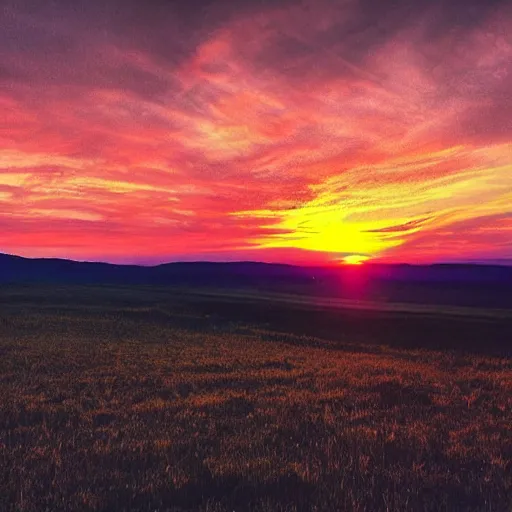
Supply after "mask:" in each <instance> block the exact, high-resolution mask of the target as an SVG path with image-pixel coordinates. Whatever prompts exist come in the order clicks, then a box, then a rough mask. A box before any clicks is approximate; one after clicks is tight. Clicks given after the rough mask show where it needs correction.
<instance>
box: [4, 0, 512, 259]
mask: <svg viewBox="0 0 512 512" xmlns="http://www.w3.org/2000/svg"><path fill="white" fill-rule="evenodd" d="M369 4H372V5H373V3H372V1H369ZM419 4H421V6H420V7H417V11H414V12H413V14H414V17H412V18H410V19H409V18H407V19H405V18H400V17H399V16H398V15H396V16H397V18H396V19H395V18H393V15H392V14H388V13H386V14H385V15H384V13H382V12H381V10H382V7H379V4H377V3H375V5H374V8H375V9H374V10H375V16H377V15H378V13H380V14H381V15H382V16H380V18H379V16H377V17H378V18H379V19H380V22H379V23H373V21H375V20H373V18H372V16H373V14H372V12H369V11H368V10H366V11H365V10H364V9H362V7H361V4H360V3H358V2H355V1H349V2H344V3H340V4H339V5H335V4H333V3H330V2H315V3H308V2H306V3H305V4H303V5H301V6H299V5H293V6H292V5H290V6H287V7H286V8H285V7H276V6H274V7H272V6H268V5H267V6H266V7H262V6H260V5H256V4H254V5H251V6H249V7H248V8H247V10H244V11H233V10H230V9H229V7H226V6H225V7H218V18H216V21H211V22H210V23H211V24H212V26H209V25H208V23H207V22H206V21H204V20H199V19H198V20H197V21H196V23H197V26H196V27H195V28H196V29H195V30H189V31H186V34H185V33H183V32H180V30H183V29H180V24H179V23H178V22H177V21H176V20H175V18H176V16H177V17H178V18H179V16H184V15H185V14H186V15H190V13H189V14H187V13H188V11H186V7H182V9H183V11H180V9H181V8H179V9H178V12H176V13H174V12H171V11H169V15H168V16H167V15H163V14H162V13H160V14H158V15H157V13H156V11H155V12H153V11H152V10H151V9H152V8H150V7H148V11H147V12H146V15H147V26H146V25H144V23H146V22H144V21H140V23H137V24H135V26H137V27H138V28H137V29H136V30H134V29H133V26H134V25H133V24H130V23H131V22H130V20H129V19H127V18H120V19H119V21H118V23H114V21H113V20H111V19H109V18H108V17H107V19H106V21H105V23H107V25H108V23H111V24H112V28H111V32H108V31H107V32H105V31H104V32H101V31H96V29H93V28H92V27H94V26H95V25H94V23H92V22H91V20H96V19H97V16H98V14H97V13H96V11H95V10H94V7H87V9H91V10H90V11H87V9H86V12H85V13H84V19H83V20H82V19H78V18H77V17H76V15H75V14H73V12H71V11H66V12H64V13H63V14H62V19H63V20H64V21H62V20H61V18H59V17H55V16H52V15H51V14H52V13H51V7H48V8H45V9H42V10H41V11H39V14H37V15H32V14H31V13H30V12H25V11H22V10H21V7H19V6H18V7H15V6H14V7H13V6H11V7H10V11H9V12H10V16H11V19H16V20H17V24H12V23H10V24H9V27H10V28H9V30H6V31H5V32H3V34H4V35H3V36H0V42H2V39H1V38H2V37H4V38H8V37H10V34H11V33H12V34H14V36H13V37H14V40H16V37H18V38H19V37H21V36H20V34H17V33H16V30H19V31H20V33H21V34H22V35H23V37H25V40H26V45H25V46H24V47H18V46H16V45H12V44H10V45H9V44H7V43H9V40H8V39H6V44H5V45H2V48H5V49H4V50H2V55H1V56H2V62H3V63H5V64H4V67H5V71H4V70H2V71H1V72H2V73H4V75H5V77H6V79H5V81H3V84H4V85H2V86H1V87H0V119H1V121H0V228H2V238H1V245H0V251H6V252H13V253H20V254H25V255H53V256H59V255H60V256H72V257H78V258H85V259H87V258H100V259H101V258H107V259H111V260H126V261H139V260H141V259H142V260H144V261H146V260H147V261H149V260H151V261H158V260H162V259H173V258H202V257H212V258H220V259H232V258H233V257H235V255H236V257H239V258H241V259H247V258H249V256H250V257H251V258H253V259H263V260H268V259H278V260H283V259H284V260H293V261H301V262H303V261H330V260H331V261H338V260H339V259H340V258H343V257H344V256H347V255H353V254H356V255H358V256H360V257H370V258H380V259H385V260H389V261H404V260H407V261H437V260H439V259H453V258H455V257H457V258H458V257H459V256H460V254H461V252H462V253H464V255H465V256H467V258H469V259H471V258H474V257H478V258H484V259H485V258H491V259H492V258H496V257H499V258H507V257H512V252H511V251H510V244H509V243H508V241H509V240H510V226H509V217H510V215H511V214H512V206H511V205H512V195H511V190H512V126H511V125H510V119H512V109H511V107H510V105H511V104H510V91H511V90H512V65H511V62H512V43H511V41H510V37H509V36H508V34H510V33H512V14H511V12H510V9H509V8H508V7H507V6H506V5H505V4H503V5H502V4H501V3H500V2H498V3H497V4H496V6H495V7H494V10H493V9H490V8H489V9H488V10H487V9H486V10H483V11H481V13H480V14H481V15H480V16H479V17H477V18H468V19H467V20H465V18H464V16H465V15H462V14H460V13H459V12H455V11H452V10H451V9H452V8H453V9H455V7H448V6H444V4H443V5H442V4H440V3H439V4H438V3H434V4H432V3H430V4H429V6H430V5H431V4H432V6H431V7H429V6H426V5H423V3H422V2H420V3H419ZM419 4H418V5H419ZM91 5H92V6H94V5H95V4H94V2H92V3H91ZM223 9H227V10H226V11H224V10H223ZM443 9H447V11H446V12H445V11H443ZM475 9H477V10H478V9H484V7H478V6H477V5H476V4H475ZM370 11H372V9H370ZM479 12H480V11H479ZM164 13H165V11H164ZM86 14H87V16H89V17H87V16H86ZM440 14H443V15H444V17H443V16H441V15H440ZM484 14H485V15H484ZM45 16H46V17H45ZM123 16H128V15H127V14H125V15H123ZM404 16H405V15H404ZM160 17H161V18H162V19H161V20H160ZM185 17H186V16H185ZM178 18H176V19H178ZM192 18H193V16H192ZM452 18H453V20H455V21H453V23H452V25H450V27H448V26H444V25H439V23H441V22H440V21H439V20H451V19H452ZM187 19H188V18H187ZM59 20H61V21H59ZM372 20H373V21H372ZM456 20H459V21H456ZM460 20H465V21H464V22H462V21H460ZM150 22H151V23H150ZM5 23H7V21H5V20H2V19H0V27H2V26H4V24H5ZM442 23H450V21H443V22H442ZM6 26H7V25H6ZM169 26H172V27H174V29H175V35H173V34H172V33H171V32H172V31H169V29H168V27H169ZM448 28H450V30H448ZM98 30H99V29H98ZM9 31H10V32H9ZM176 34H182V37H178V35H176ZM59 37H60V38H61V39H58V38H59ZM55 38H57V39H55ZM61 40H63V41H66V42H67V45H62V44H60V46H59V44H58V43H59V41H61ZM78 42H80V44H78ZM49 49H53V50H52V51H48V50H49ZM489 219H493V220H492V223H491V224H490V221H489ZM458 226H466V228H467V229H464V230H461V229H458V228H457V227H458ZM305 255H306V256H305Z"/></svg>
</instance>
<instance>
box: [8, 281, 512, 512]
mask: <svg viewBox="0 0 512 512" xmlns="http://www.w3.org/2000/svg"><path fill="white" fill-rule="evenodd" d="M0 301H1V306H0V397H1V401H0V510H2V511H6V512H10V511H26V512H32V511H34V512H35V511H38V512H39V511H46V510H47V511H58V510H63V511H64V510H66V511H87V510H91V511H108V510H140V511H153V510H169V511H171V510H175V511H181V510H200V511H228V510H229V511H232V510H236V511H243V510H259V511H270V510H278V511H279V510H280V511H299V510H300V511H309V510H312V511H314V510H318V511H324V510H341V511H343V510H346V511H409V510H419V511H472V510H475V511H476V510H478V511H480V510H482V511H498V512H502V511H503V512H509V511H510V510H511V506H512V494H511V493H512V360H511V359H510V357H506V355H507V350H508V349H507V347H502V348H503V350H502V351H501V352H500V351H498V352H497V351H496V350H494V349H495V348H496V346H497V345H496V344H497V343H498V342H499V343H502V344H503V343H504V342H505V341H506V336H507V335H508V333H509V332H510V331H509V330H507V329H509V328H510V324H509V323H507V322H509V320H508V319H507V318H505V317H504V318H502V317H500V318H498V317H496V318H494V319H492V321H491V320H490V319H489V318H486V319H481V320H478V321H477V320H475V319H473V318H471V315H466V316H464V315H462V316H461V315H458V316H457V315H456V316H457V318H452V317H451V316H450V315H445V316H444V317H443V315H442V314H440V315H437V316H436V315H435V312H429V314H428V315H418V316H414V315H413V314H412V313H407V315H405V316H396V315H397V314H398V313H396V312H395V311H386V312H382V313H381V314H380V316H379V314H378V313H377V312H375V311H370V312H368V313H366V316H364V315H363V316H361V315H362V313H360V312H357V311H356V312H355V311H352V312H351V313H343V312H341V311H335V312H332V311H329V312H321V311H320V312H319V311H315V312H311V311H309V313H308V311H307V310H306V309H305V308H303V307H301V308H296V307H295V306H297V305H288V306H286V305H281V306H279V305H277V304H274V305H269V306H268V307H270V309H271V310H272V311H273V312H274V315H273V316H272V315H270V313H269V311H268V310H261V309H260V310H258V308H257V307H256V305H255V304H254V302H248V303H246V304H245V305H244V304H243V300H242V298H241V297H238V298H237V299H236V301H235V300H234V299H233V300H232V302H231V303H229V301H223V302H222V303H221V302H217V301H211V300H210V301H204V302H202V301H200V300H199V299H198V298H197V297H188V298H187V297H185V296H184V295H183V294H177V293H176V292H173V293H169V292H164V291H161V290H156V289H155V290H151V289H142V288H139V289H137V290H133V289H132V290H130V289H124V290H123V289H106V288H100V287H97V288H86V287H75V288H62V289H57V288H52V289H46V288H30V287H24V288H21V287H12V288H9V289H7V288H6V289H4V290H3V291H2V293H1V295H0ZM279 308H281V309H279ZM500 314H501V313H500ZM308 315H309V316H308ZM322 315H323V316H322ZM333 315H334V317H335V318H336V319H340V318H341V320H339V322H341V323H335V322H334V320H333ZM354 315H355V316H354ZM358 315H359V316H358ZM476 316H478V315H476ZM266 318H268V319H270V320H269V321H268V322H264V321H263V319H266ZM336 321H337V322H338V320H336ZM333 322H334V323H333ZM499 322H502V324H500V323H499ZM293 326H295V327H297V326H298V327H297V328H295V329H292V328H291V327H293ZM343 326H346V327H347V328H346V329H345V330H344V329H343ZM390 326H395V327H394V329H395V330H393V329H391V328H390ZM396 326H398V327H396ZM429 326H430V327H429ZM429 328H430V329H431V331H430V334H429V331H428V329H429ZM396 329H399V330H400V333H398V331H397V330H396ZM425 331H427V332H426V333H425ZM314 333H317V336H313V334H314ZM390 333H391V334H390ZM415 333H416V334H415ZM440 333H444V336H445V339H441V340H439V339H436V340H435V343H432V345H429V346H424V345H425V343H424V342H423V340H425V339H428V335H430V336H431V337H432V336H439V335H440ZM399 334H400V335H401V336H402V339H401V340H400V339H399V338H400V336H399ZM395 335H396V336H395ZM487 335H488V336H491V335H492V336H494V338H493V339H490V338H489V339H486V338H485V336H487ZM479 336H480V337H481V338H480V339H481V347H480V348H481V350H472V348H474V344H471V345H468V346H466V345H465V339H466V337H473V338H474V339H475V340H476V339H478V337H479ZM500 336H501V338H500V339H499V340H498V341H496V339H497V338H499V337H500ZM363 338H364V339H363ZM395 338H396V339H397V340H398V341H397V343H396V344H394V343H392V340H393V339H395ZM406 338H407V339H410V340H411V343H410V344H404V343H403V339H406ZM448 338H450V339H448ZM454 338H457V339H454ZM504 340H505V341H504ZM491 342H494V345H493V344H492V343H491ZM443 343H446V344H447V346H449V347H450V349H449V350H439V349H437V350H435V349H434V348H435V347H439V345H440V344H443ZM486 346H487V347H491V346H492V347H494V349H493V350H492V351H490V352H489V353H486V351H485V348H486Z"/></svg>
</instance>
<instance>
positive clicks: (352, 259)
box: [341, 254, 370, 265]
mask: <svg viewBox="0 0 512 512" xmlns="http://www.w3.org/2000/svg"><path fill="white" fill-rule="evenodd" d="M369 259H370V258H369V256H363V255H362V254H349V255H348V256H345V257H344V258H343V259H342V260H341V261H342V262H343V263H344V264H345V265H362V264H363V263H364V262H365V261H368V260H369Z"/></svg>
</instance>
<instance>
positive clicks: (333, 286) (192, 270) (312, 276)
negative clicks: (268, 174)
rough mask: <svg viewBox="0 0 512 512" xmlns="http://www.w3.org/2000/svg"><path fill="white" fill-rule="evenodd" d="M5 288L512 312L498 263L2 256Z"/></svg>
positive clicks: (509, 276) (509, 275) (508, 275)
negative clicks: (242, 295)
mask: <svg viewBox="0 0 512 512" xmlns="http://www.w3.org/2000/svg"><path fill="white" fill-rule="evenodd" d="M8 283H10V284H20V283H26V284H29V283H40V284H60V285H62V284H102V285H109V284H110V285H157V286H180V287H203V288H205V287H207V288H247V287H251V288H258V289H266V290H279V291H283V292H289V293H304V294H309V295H322V296H340V297H352V298H357V297H362V296H364V298H371V299H380V300H389V301H395V302H396V301H403V302H428V303H440V304H467V305H474V306H486V307H487V306H488V307H512V267H508V266H500V265H474V264H437V265H428V266H416V265H404V264H400V265H381V264H364V265H362V266H354V267H351V266H336V267H298V266H292V265H284V264H269V263H257V262H233V263H212V262H187V263H166V264H162V265H157V266H152V267H145V266H137V265H116V264H109V263H88V262H77V261H70V260H64V259H45V258H44V259H29V258H22V257H19V256H11V255H7V254H0V284H4V285H5V284H8Z"/></svg>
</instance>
